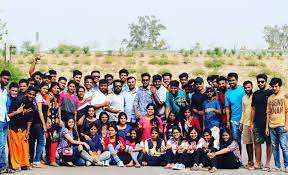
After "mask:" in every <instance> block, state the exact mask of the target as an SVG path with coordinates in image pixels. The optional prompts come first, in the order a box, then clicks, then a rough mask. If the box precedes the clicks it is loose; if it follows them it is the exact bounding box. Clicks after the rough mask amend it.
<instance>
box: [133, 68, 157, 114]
mask: <svg viewBox="0 0 288 175" xmlns="http://www.w3.org/2000/svg"><path fill="white" fill-rule="evenodd" d="M150 77H151V76H150V74H148V73H143V74H142V75H141V82H142V86H140V87H139V88H138V89H137V93H136V97H135V100H134V113H135V116H136V118H137V119H139V118H140V117H141V116H145V115H146V107H147V105H148V104H149V103H154V99H153V96H152V92H151V91H150V87H149V84H150Z"/></svg>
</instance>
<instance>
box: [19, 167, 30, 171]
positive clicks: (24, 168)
mask: <svg viewBox="0 0 288 175" xmlns="http://www.w3.org/2000/svg"><path fill="white" fill-rule="evenodd" d="M21 170H25V171H26V170H32V167H31V166H23V167H21Z"/></svg>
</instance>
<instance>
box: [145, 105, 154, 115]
mask: <svg viewBox="0 0 288 175" xmlns="http://www.w3.org/2000/svg"><path fill="white" fill-rule="evenodd" d="M154 113H155V110H154V108H153V106H149V107H148V108H147V114H148V116H153V115H154Z"/></svg>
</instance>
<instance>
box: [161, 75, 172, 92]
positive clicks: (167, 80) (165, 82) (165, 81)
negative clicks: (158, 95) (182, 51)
mask: <svg viewBox="0 0 288 175" xmlns="http://www.w3.org/2000/svg"><path fill="white" fill-rule="evenodd" d="M162 78H163V86H164V87H165V88H166V89H167V90H169V84H170V81H171V79H172V74H170V73H164V74H162Z"/></svg>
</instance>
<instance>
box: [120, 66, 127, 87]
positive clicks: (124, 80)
mask: <svg viewBox="0 0 288 175" xmlns="http://www.w3.org/2000/svg"><path fill="white" fill-rule="evenodd" d="M128 75H129V72H128V70H127V69H121V70H120V71H119V78H120V80H121V82H122V85H123V87H122V92H125V91H128V89H129V87H128V85H127V78H128Z"/></svg>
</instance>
